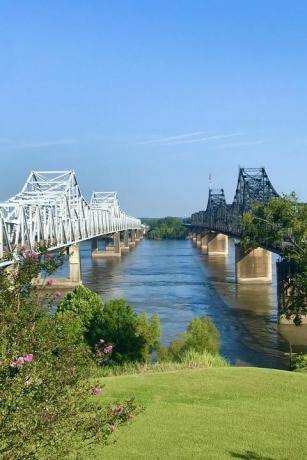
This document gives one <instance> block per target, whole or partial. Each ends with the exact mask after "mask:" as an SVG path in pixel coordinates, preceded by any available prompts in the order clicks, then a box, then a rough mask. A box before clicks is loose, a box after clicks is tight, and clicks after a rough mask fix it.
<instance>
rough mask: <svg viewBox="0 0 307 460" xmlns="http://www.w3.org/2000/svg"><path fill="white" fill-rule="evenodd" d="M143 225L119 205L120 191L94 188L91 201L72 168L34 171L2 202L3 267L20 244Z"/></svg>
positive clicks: (65, 240)
mask: <svg viewBox="0 0 307 460" xmlns="http://www.w3.org/2000/svg"><path fill="white" fill-rule="evenodd" d="M130 229H131V230H133V229H135V230H137V229H142V224H141V221H140V219H137V218H135V217H131V216H128V215H127V214H126V213H125V212H123V211H122V210H121V208H120V206H119V202H118V197H117V193H116V192H94V193H93V194H92V197H91V200H90V202H89V203H88V202H87V201H86V200H85V198H84V197H83V195H82V193H81V191H80V188H79V185H78V182H77V178H76V175H75V173H74V171H32V172H31V173H30V175H29V177H28V179H27V181H26V183H25V185H24V186H23V188H22V190H21V192H20V193H18V194H17V195H15V196H14V197H12V198H10V199H9V200H7V201H5V202H4V203H0V266H3V265H7V264H8V263H11V262H12V261H13V260H14V256H15V255H16V253H17V252H18V249H20V247H22V246H26V247H27V248H29V249H30V250H35V248H36V247H37V245H38V243H39V242H45V243H46V244H47V245H48V250H50V251H51V250H56V249H61V248H65V247H68V246H71V245H74V244H76V243H79V242H81V241H85V240H90V239H93V238H99V237H102V236H104V235H108V234H112V233H115V232H120V231H123V230H130Z"/></svg>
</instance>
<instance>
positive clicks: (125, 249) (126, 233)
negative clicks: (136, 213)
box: [121, 230, 130, 252]
mask: <svg viewBox="0 0 307 460" xmlns="http://www.w3.org/2000/svg"><path fill="white" fill-rule="evenodd" d="M121 251H122V252H129V251H130V247H129V230H125V231H124V239H123V241H122V243H121Z"/></svg>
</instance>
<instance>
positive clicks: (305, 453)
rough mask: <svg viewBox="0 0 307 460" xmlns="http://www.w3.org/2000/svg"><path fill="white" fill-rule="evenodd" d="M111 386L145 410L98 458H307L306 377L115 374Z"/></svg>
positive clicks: (257, 372)
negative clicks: (116, 375) (132, 398)
mask: <svg viewBox="0 0 307 460" xmlns="http://www.w3.org/2000/svg"><path fill="white" fill-rule="evenodd" d="M103 383H104V384H105V385H106V386H105V388H104V390H103V395H102V396H101V398H103V399H104V400H105V399H107V400H108V401H114V399H125V398H129V397H131V396H135V398H136V400H137V401H138V402H139V403H140V404H142V405H143V406H144V411H143V412H142V413H141V414H140V415H139V416H138V417H137V418H136V419H135V420H134V421H133V422H132V423H131V424H130V425H128V426H125V427H123V428H121V429H120V430H119V431H118V432H116V431H115V433H114V435H112V437H113V440H114V441H116V442H115V443H113V444H111V445H109V446H107V447H106V448H104V449H101V450H100V449H99V448H98V449H97V448H96V450H93V451H92V452H91V454H90V457H91V458H96V456H95V455H97V458H103V459H104V460H107V459H112V460H117V459H118V460H121V459H122V460H129V459H133V460H138V459H144V460H145V459H146V460H148V459H161V460H164V459H176V460H177V459H185V460H186V459H202V460H207V459H218V460H222V459H236V458H237V459H238V458H239V459H254V460H285V459H291V460H292V459H293V460H300V459H302V460H305V459H306V458H307V442H306V429H307V376H306V375H304V374H299V373H290V372H284V371H277V370H269V369H257V368H236V367H232V368H212V369H195V370H184V371H177V372H166V373H157V374H145V375H128V376H118V377H107V378H104V379H103ZM78 458H79V457H78ZM81 458H84V459H85V458H89V456H88V454H87V456H84V457H81Z"/></svg>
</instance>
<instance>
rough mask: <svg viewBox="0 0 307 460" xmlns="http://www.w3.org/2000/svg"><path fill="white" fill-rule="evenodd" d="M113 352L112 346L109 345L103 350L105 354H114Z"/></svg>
mask: <svg viewBox="0 0 307 460" xmlns="http://www.w3.org/2000/svg"><path fill="white" fill-rule="evenodd" d="M112 350H113V347H112V345H109V346H108V347H105V348H104V349H103V352H104V353H112Z"/></svg>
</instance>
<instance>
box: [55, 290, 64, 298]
mask: <svg viewBox="0 0 307 460" xmlns="http://www.w3.org/2000/svg"><path fill="white" fill-rule="evenodd" d="M54 295H55V297H62V293H61V292H60V291H56V292H55V293H54Z"/></svg>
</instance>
